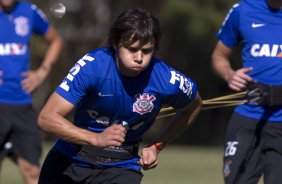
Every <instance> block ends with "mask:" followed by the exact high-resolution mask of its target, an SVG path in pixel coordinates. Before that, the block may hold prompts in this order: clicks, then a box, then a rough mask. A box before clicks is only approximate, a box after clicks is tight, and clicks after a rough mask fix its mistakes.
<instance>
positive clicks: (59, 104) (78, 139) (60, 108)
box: [38, 93, 126, 147]
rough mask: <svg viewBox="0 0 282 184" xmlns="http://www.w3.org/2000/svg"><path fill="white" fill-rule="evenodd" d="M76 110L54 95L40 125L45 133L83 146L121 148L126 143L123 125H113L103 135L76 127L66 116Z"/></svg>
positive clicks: (41, 114)
mask: <svg viewBox="0 0 282 184" xmlns="http://www.w3.org/2000/svg"><path fill="white" fill-rule="evenodd" d="M73 109H74V106H73V105H72V104H71V103H70V102H68V101H66V100H65V99H64V98H62V97H61V96H59V95H58V94H57V93H53V94H52V96H51V97H50V98H49V100H48V102H47V103H46V105H45V106H44V108H43V109H42V111H41V113H40V115H39V118H38V125H39V127H40V129H42V130H43V131H45V132H47V133H50V134H52V135H54V136H56V137H60V138H62V139H64V140H66V141H70V142H72V143H76V144H81V145H94V146H98V147H107V146H120V145H121V144H122V143H123V142H124V138H125V134H126V130H125V128H124V127H123V126H121V125H116V124H115V125H112V126H110V127H108V128H106V129H105V130H104V131H103V132H102V133H94V132H91V131H89V130H86V129H82V128H79V127H78V126H75V125H74V124H73V123H72V122H70V121H69V120H67V119H66V118H65V116H66V115H67V114H68V113H70V112H71V111H72V110H73Z"/></svg>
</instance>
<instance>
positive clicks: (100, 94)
mask: <svg viewBox="0 0 282 184" xmlns="http://www.w3.org/2000/svg"><path fill="white" fill-rule="evenodd" d="M98 96H114V95H113V94H105V95H104V94H102V93H101V92H99V93H98Z"/></svg>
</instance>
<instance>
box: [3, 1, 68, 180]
mask: <svg viewBox="0 0 282 184" xmlns="http://www.w3.org/2000/svg"><path fill="white" fill-rule="evenodd" d="M33 33H36V34H38V35H41V36H42V37H43V38H44V39H45V41H46V42H47V43H48V44H49V47H48V50H47V52H46V55H45V57H44V59H43V61H42V63H41V66H40V67H39V68H38V69H37V70H35V71H31V70H29V67H30V39H31V37H32V34H33ZM62 44H63V43H62V39H61V37H60V35H59V34H58V32H57V31H56V30H55V29H54V27H52V26H51V25H50V24H49V23H48V21H47V19H46V17H45V15H44V14H43V13H42V11H41V10H39V9H38V8H37V7H36V6H35V5H33V4H31V3H28V2H17V1H13V0H0V112H1V113H0V126H1V128H0V160H1V161H2V160H3V159H4V157H5V156H6V155H9V156H10V158H12V159H13V160H14V161H15V162H16V163H17V165H18V167H19V170H20V173H21V175H22V178H23V180H24V183H26V184H35V183H37V181H38V176H39V172H40V167H39V158H40V154H41V139H40V134H39V130H38V128H37V126H36V125H37V123H36V115H35V114H34V111H33V109H32V98H31V93H32V92H33V91H34V90H35V89H36V88H37V87H38V86H39V85H40V84H42V82H43V81H44V79H46V77H47V76H48V74H49V72H50V70H51V68H52V65H53V64H54V63H55V62H56V60H57V58H58V56H59V53H60V51H61V48H62Z"/></svg>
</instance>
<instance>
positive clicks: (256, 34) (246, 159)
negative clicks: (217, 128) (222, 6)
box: [212, 0, 282, 184]
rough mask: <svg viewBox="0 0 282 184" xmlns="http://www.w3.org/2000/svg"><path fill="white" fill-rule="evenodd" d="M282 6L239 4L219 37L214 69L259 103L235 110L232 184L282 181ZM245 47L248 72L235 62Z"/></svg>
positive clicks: (259, 0)
mask: <svg viewBox="0 0 282 184" xmlns="http://www.w3.org/2000/svg"><path fill="white" fill-rule="evenodd" d="M281 8H282V0H244V1H241V2H239V3H238V4H235V5H234V6H233V7H232V8H231V10H230V12H229V13H228V15H227V17H226V19H225V20H224V22H223V25H222V27H221V29H220V31H219V32H218V35H217V37H218V39H219V41H218V43H217V45H216V47H215V49H214V52H213V54H212V66H213V68H214V70H215V72H216V73H217V74H218V75H219V76H221V77H222V78H223V79H224V80H225V81H226V82H227V83H228V85H229V87H230V88H231V89H232V90H234V91H244V90H246V89H247V90H248V91H249V92H252V93H249V95H250V96H249V97H258V98H257V99H256V100H255V98H253V100H254V101H253V103H250V104H244V105H239V106H238V107H236V108H235V110H234V113H233V115H232V117H231V120H230V122H229V124H228V128H227V132H226V140H225V143H226V144H225V152H224V179H225V183H226V184H235V183H236V184H237V183H238V184H250V183H257V182H258V181H259V178H260V176H261V175H262V174H263V175H264V183H266V184H275V183H276V184H278V183H281V181H282V175H281V171H282V146H281V143H282V98H281V97H282V96H281V94H282V80H281V79H282V54H281V53H282V37H281V36H280V35H281V32H282V23H281V20H282V9H281ZM239 43H242V60H243V67H242V68H240V69H237V70H235V69H233V68H232V66H231V62H230V58H231V56H232V54H231V53H232V51H233V50H234V48H235V46H237V45H238V44H239Z"/></svg>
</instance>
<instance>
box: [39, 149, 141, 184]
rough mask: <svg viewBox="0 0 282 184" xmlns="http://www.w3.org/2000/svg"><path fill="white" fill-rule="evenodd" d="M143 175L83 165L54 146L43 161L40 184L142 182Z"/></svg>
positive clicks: (121, 183) (117, 183) (132, 171)
mask: <svg viewBox="0 0 282 184" xmlns="http://www.w3.org/2000/svg"><path fill="white" fill-rule="evenodd" d="M142 177H143V174H142V173H141V172H137V171H135V170H132V169H126V168H117V167H109V168H102V169H100V168H99V169H98V168H88V167H82V166H79V165H76V164H74V163H71V160H69V159H68V157H67V156H65V155H64V154H62V153H60V152H59V151H57V150H56V149H54V148H53V149H51V150H50V152H49V153H48V155H47V157H46V159H45V161H44V163H43V166H42V168H41V173H40V177H39V182H38V184H62V183H67V184H77V183H80V184H86V183H87V184H96V183H99V184H128V183H130V184H140V183H141V180H142Z"/></svg>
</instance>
